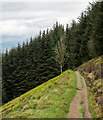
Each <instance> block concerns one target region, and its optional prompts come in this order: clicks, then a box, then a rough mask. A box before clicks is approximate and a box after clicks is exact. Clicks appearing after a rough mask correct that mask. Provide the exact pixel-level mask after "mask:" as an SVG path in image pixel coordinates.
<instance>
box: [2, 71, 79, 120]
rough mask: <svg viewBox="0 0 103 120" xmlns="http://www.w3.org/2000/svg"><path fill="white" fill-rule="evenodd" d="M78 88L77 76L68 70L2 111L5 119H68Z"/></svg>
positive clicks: (14, 101) (6, 106)
mask: <svg viewBox="0 0 103 120" xmlns="http://www.w3.org/2000/svg"><path fill="white" fill-rule="evenodd" d="M76 88H77V76H76V74H75V72H73V71H72V70H67V71H66V72H64V73H63V74H61V75H59V76H57V77H55V78H53V79H51V80H49V81H47V82H45V83H43V84H42V85H40V86H38V87H36V88H34V89H32V90H30V91H28V92H27V93H25V94H23V95H21V96H20V97H18V98H16V99H14V100H12V101H10V102H9V103H7V104H5V105H4V106H3V107H2V108H0V111H2V113H3V118H66V115H67V113H68V112H69V108H70V103H71V102H72V100H73V98H74V96H75V94H76V92H77V89H76Z"/></svg>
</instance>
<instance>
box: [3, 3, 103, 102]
mask: <svg viewBox="0 0 103 120" xmlns="http://www.w3.org/2000/svg"><path fill="white" fill-rule="evenodd" d="M61 39H63V42H64V44H65V46H66V53H65V57H64V58H65V59H64V60H63V61H64V63H63V65H64V66H63V71H64V70H66V69H69V68H71V69H74V68H75V67H77V66H79V65H80V64H82V63H84V62H86V61H87V60H89V59H91V58H94V57H97V56H100V55H102V54H103V2H96V3H93V4H90V6H89V7H88V8H87V10H86V11H84V12H82V13H81V15H80V17H79V21H78V22H77V23H76V22H75V21H74V20H73V21H72V24H71V26H69V25H68V24H67V26H66V30H65V29H64V26H63V25H60V24H58V23H57V22H56V24H55V25H54V26H53V29H51V30H48V29H47V30H46V31H43V33H42V34H41V32H40V34H39V35H38V36H37V37H36V38H32V37H31V38H30V42H28V41H27V42H26V43H25V42H23V44H22V45H20V44H18V46H17V48H13V49H11V50H10V51H8V50H6V53H4V54H3V55H2V79H3V80H2V82H3V87H2V88H3V102H4V103H5V102H8V101H10V100H11V99H13V98H15V97H17V96H20V95H21V94H23V93H25V92H26V91H28V90H30V89H32V88H34V87H36V86H38V85H40V84H41V83H43V82H45V81H47V80H49V79H51V78H53V77H55V76H57V75H59V74H60V66H59V64H58V62H57V61H56V46H58V42H59V41H60V40H61Z"/></svg>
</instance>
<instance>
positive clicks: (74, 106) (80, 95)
mask: <svg viewBox="0 0 103 120" xmlns="http://www.w3.org/2000/svg"><path fill="white" fill-rule="evenodd" d="M76 75H77V86H78V89H79V90H78V92H77V94H76V95H75V97H74V99H73V101H72V103H71V105H70V112H69V113H68V115H67V118H92V117H91V114H90V112H89V110H88V98H87V87H86V83H85V80H84V78H83V77H82V76H81V75H80V74H79V72H76ZM81 108H82V109H83V110H82V113H81V112H80V109H81Z"/></svg>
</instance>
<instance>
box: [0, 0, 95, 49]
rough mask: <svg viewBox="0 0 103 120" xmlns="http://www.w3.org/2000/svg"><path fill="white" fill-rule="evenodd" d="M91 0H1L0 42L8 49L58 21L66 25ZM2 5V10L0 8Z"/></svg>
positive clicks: (75, 17) (76, 16)
mask: <svg viewBox="0 0 103 120" xmlns="http://www.w3.org/2000/svg"><path fill="white" fill-rule="evenodd" d="M92 1H93V0H15V2H14V0H2V3H0V5H1V6H2V7H1V6H0V12H1V13H2V14H1V16H0V30H1V31H0V36H1V35H2V39H1V38H0V43H1V40H2V48H3V50H4V49H5V48H12V47H15V46H17V43H18V42H20V43H22V42H23V41H26V40H27V39H29V38H30V37H31V36H33V37H35V36H36V35H38V34H39V31H40V30H46V29H47V28H52V26H53V24H54V23H55V22H56V21H58V22H59V23H61V24H64V25H66V24H67V23H68V24H70V23H71V21H72V19H75V20H77V18H78V17H79V16H80V13H81V12H82V11H84V10H85V9H86V8H87V6H88V5H89V2H92ZM1 8H2V9H1Z"/></svg>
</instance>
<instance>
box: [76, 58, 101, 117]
mask: <svg viewBox="0 0 103 120" xmlns="http://www.w3.org/2000/svg"><path fill="white" fill-rule="evenodd" d="M75 70H78V71H80V73H81V74H82V75H83V76H85V78H86V82H87V86H88V98H89V109H90V111H91V113H92V116H93V117H95V118H96V117H103V56H100V57H98V58H94V59H92V60H90V61H88V62H86V63H84V64H83V65H81V66H79V67H78V68H76V69H75Z"/></svg>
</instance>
